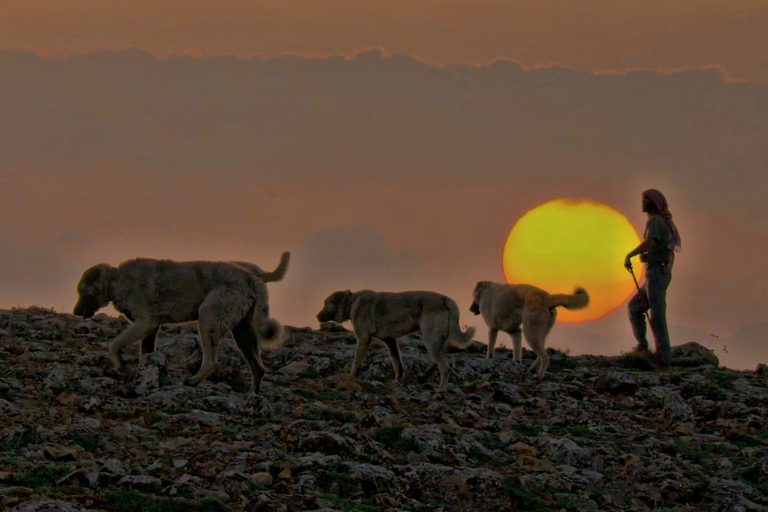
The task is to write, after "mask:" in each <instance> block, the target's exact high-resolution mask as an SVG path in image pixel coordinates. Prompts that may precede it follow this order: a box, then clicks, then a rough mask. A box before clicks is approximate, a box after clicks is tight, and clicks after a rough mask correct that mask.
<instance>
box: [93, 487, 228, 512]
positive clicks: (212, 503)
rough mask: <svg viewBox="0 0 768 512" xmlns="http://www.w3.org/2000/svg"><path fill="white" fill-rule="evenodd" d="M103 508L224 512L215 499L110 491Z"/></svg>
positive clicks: (133, 511)
mask: <svg viewBox="0 0 768 512" xmlns="http://www.w3.org/2000/svg"><path fill="white" fill-rule="evenodd" d="M101 501H102V503H101V506H102V507H104V508H105V509H107V510H110V511H115V512H224V511H228V510H229V508H227V507H226V506H225V505H224V504H223V503H221V502H220V501H218V500H216V499H214V498H202V499H198V500H186V499H170V498H158V497H155V496H152V495H149V494H144V493H141V492H139V491H108V492H106V493H105V494H104V496H103V497H102V499H101Z"/></svg>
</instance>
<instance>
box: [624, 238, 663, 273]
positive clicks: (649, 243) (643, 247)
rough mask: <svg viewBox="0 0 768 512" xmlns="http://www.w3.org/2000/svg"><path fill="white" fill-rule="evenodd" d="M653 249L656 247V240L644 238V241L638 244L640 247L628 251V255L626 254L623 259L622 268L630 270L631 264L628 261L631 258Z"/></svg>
mask: <svg viewBox="0 0 768 512" xmlns="http://www.w3.org/2000/svg"><path fill="white" fill-rule="evenodd" d="M654 247H656V240H654V239H653V238H646V239H645V240H643V241H642V242H640V245H638V246H637V247H635V248H634V249H632V250H631V251H629V253H627V257H626V258H624V266H625V267H626V268H632V262H631V261H630V259H631V258H632V257H633V256H637V255H638V254H643V253H645V252H648V251H649V250H651V249H653V248H654Z"/></svg>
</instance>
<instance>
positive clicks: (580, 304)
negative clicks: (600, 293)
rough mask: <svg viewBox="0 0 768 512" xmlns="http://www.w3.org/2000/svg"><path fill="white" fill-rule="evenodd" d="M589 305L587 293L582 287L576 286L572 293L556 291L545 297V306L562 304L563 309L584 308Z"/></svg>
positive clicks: (552, 306)
mask: <svg viewBox="0 0 768 512" xmlns="http://www.w3.org/2000/svg"><path fill="white" fill-rule="evenodd" d="M588 305H589V294H588V293H587V290H585V289H584V288H578V287H577V288H576V289H575V290H574V291H573V293H572V294H570V295H568V294H567V293H556V294H553V295H550V296H549V297H547V300H546V307H548V308H554V307H557V306H563V307H564V308H565V309H584V308H585V307H587V306H588Z"/></svg>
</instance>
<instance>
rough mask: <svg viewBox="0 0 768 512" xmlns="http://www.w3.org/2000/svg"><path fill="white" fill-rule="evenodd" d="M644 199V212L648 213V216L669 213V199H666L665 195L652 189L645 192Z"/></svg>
mask: <svg viewBox="0 0 768 512" xmlns="http://www.w3.org/2000/svg"><path fill="white" fill-rule="evenodd" d="M642 197H643V212H645V213H647V214H648V215H653V214H654V213H663V212H665V211H667V198H666V197H664V194H662V193H661V192H659V191H658V190H656V189H655V188H650V189H648V190H646V191H645V192H643V196H642Z"/></svg>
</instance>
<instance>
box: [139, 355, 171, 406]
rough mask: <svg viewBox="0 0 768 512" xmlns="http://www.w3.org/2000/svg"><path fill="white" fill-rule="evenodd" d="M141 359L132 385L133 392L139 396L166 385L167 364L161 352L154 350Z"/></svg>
mask: <svg viewBox="0 0 768 512" xmlns="http://www.w3.org/2000/svg"><path fill="white" fill-rule="evenodd" d="M141 359H142V360H141V366H140V367H139V370H138V375H137V378H136V383H135V385H134V391H135V392H136V394H137V395H139V396H142V395H148V394H150V393H152V392H155V391H157V390H159V389H160V388H161V387H163V386H164V385H166V384H167V383H168V363H167V362H166V360H165V355H164V354H163V352H162V351H159V350H156V351H155V352H152V353H150V354H146V355H143V356H142V358H141Z"/></svg>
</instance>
